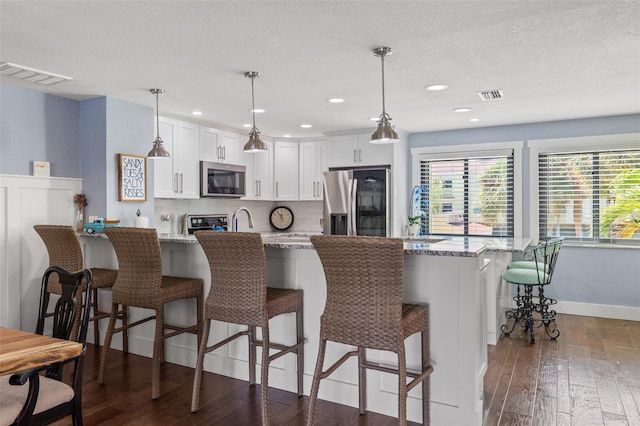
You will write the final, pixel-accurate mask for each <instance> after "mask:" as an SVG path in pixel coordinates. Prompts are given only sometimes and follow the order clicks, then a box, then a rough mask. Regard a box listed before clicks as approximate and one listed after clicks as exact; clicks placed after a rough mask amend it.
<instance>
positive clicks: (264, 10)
mask: <svg viewBox="0 0 640 426" xmlns="http://www.w3.org/2000/svg"><path fill="white" fill-rule="evenodd" d="M639 21H640V2H639V1H623V0H619V1H564V0H563V1H559V0H554V1H525V0H522V1H483V0H476V1H208V2H206V1H205V2H195V1H173V2H158V1H140V2H133V1H127V2H116V1H108V2H101V1H77V2H76V1H73V2H72V1H54V2H49V1H47V2H34V1H17V2H10V1H1V2H0V62H13V63H17V64H20V65H25V66H29V67H33V68H37V69H41V70H46V71H49V72H53V73H57V74H63V75H69V76H72V77H73V78H74V80H73V81H71V82H66V83H61V84H58V85H55V86H52V87H44V86H41V85H36V84H34V83H24V82H19V81H18V80H16V79H12V78H9V77H1V78H0V82H2V83H6V84H12V85H16V86H21V87H27V88H30V89H34V90H39V91H43V92H47V93H53V94H56V95H60V96H66V97H69V98H73V99H87V98H91V97H96V96H110V97H115V98H118V99H123V100H126V101H130V102H134V103H138V104H144V105H148V106H150V107H155V98H154V96H152V95H151V94H150V93H149V89H150V88H155V87H157V88H162V89H165V90H166V94H165V95H163V96H161V97H160V112H161V114H165V115H173V116H178V117H185V118H187V119H189V120H192V121H194V117H193V116H191V111H193V110H195V109H197V110H201V111H202V112H203V115H202V116H201V117H200V118H199V119H197V120H195V121H200V122H204V123H209V124H211V125H214V126H219V127H221V126H225V127H232V128H237V129H242V126H243V124H244V123H249V122H250V121H251V113H250V111H249V108H250V106H251V84H250V81H249V80H248V79H246V78H244V76H243V73H244V72H245V71H259V72H261V73H262V77H261V78H259V79H257V80H256V81H255V96H256V107H259V108H264V109H265V110H266V112H265V113H264V114H258V115H257V116H256V124H257V126H258V128H260V130H261V131H262V133H263V134H265V135H270V136H276V137H278V136H282V135H283V134H290V135H291V136H293V137H308V136H319V135H322V134H326V133H328V132H329V133H330V132H336V131H342V130H352V129H364V128H368V127H371V128H373V127H374V126H375V123H373V122H371V121H369V120H368V119H369V117H377V116H378V115H379V114H380V112H381V110H382V105H381V103H382V100H381V67H380V59H379V58H376V57H375V56H374V55H373V54H372V52H371V50H372V49H373V48H375V47H378V46H390V47H392V48H393V55H392V56H390V57H388V58H387V60H386V61H385V77H386V78H385V86H386V109H387V112H388V113H389V114H390V115H391V117H393V121H392V123H393V124H395V125H396V126H397V127H398V128H400V129H403V130H405V131H408V132H411V133H413V132H421V131H431V130H443V129H459V128H471V127H481V126H493V125H503V124H515V123H528V122H540V121H554V120H563V119H571V118H584V117H594V116H607V115H618V114H630V113H638V112H640V25H638V22H639ZM430 83H446V84H448V85H449V89H448V90H446V91H442V92H427V91H425V90H424V87H425V86H426V85H427V84H430ZM490 89H502V90H503V92H504V96H505V98H504V99H502V100H499V101H491V102H483V101H481V100H480V98H479V96H478V95H477V94H476V92H477V91H481V90H490ZM331 97H341V98H344V99H345V102H344V103H342V104H330V103H328V102H327V99H328V98H331ZM465 106H466V107H471V108H472V109H473V110H472V111H471V112H469V113H454V112H453V111H452V110H453V109H454V108H456V107H465ZM2 107H3V108H7V107H10V106H9V105H6V104H3V105H2ZM471 117H476V118H478V119H479V121H478V122H476V123H471V122H469V119H470V118H471ZM303 123H309V124H312V125H313V127H312V128H311V129H302V128H300V124H303ZM245 131H246V130H245Z"/></svg>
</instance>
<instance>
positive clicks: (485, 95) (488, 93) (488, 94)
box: [478, 89, 504, 101]
mask: <svg viewBox="0 0 640 426" xmlns="http://www.w3.org/2000/svg"><path fill="white" fill-rule="evenodd" d="M478 96H480V99H482V100H483V101H495V100H496V99H502V98H504V95H503V94H502V90H501V89H495V90H484V91H482V92H478Z"/></svg>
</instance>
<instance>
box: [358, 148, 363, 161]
mask: <svg viewBox="0 0 640 426" xmlns="http://www.w3.org/2000/svg"><path fill="white" fill-rule="evenodd" d="M361 161H362V150H361V149H359V150H358V163H360V162H361Z"/></svg>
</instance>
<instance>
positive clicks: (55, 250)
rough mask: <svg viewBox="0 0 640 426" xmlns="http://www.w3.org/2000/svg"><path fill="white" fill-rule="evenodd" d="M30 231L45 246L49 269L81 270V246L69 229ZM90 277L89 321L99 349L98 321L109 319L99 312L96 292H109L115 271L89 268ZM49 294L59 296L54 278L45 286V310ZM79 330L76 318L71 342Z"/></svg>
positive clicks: (45, 227) (51, 227)
mask: <svg viewBox="0 0 640 426" xmlns="http://www.w3.org/2000/svg"><path fill="white" fill-rule="evenodd" d="M33 229H35V230H36V232H37V233H38V235H40V238H42V241H43V242H44V245H45V246H46V247H47V252H48V253H49V266H59V267H61V268H63V269H66V270H67V271H79V270H81V269H82V268H84V260H83V257H82V248H81V247H80V242H79V241H78V237H77V236H76V232H75V231H74V230H73V228H72V227H71V226H62V225H34V226H33ZM91 275H92V276H93V286H92V289H91V297H90V298H89V299H88V300H89V303H90V305H91V307H92V308H93V316H92V317H90V318H89V321H93V333H94V334H93V335H94V338H93V340H94V343H95V344H96V345H97V346H99V345H100V330H99V327H98V320H100V319H102V318H108V317H109V312H102V311H100V309H99V305H98V294H99V292H98V289H101V288H111V287H112V286H113V284H114V283H115V282H116V277H117V276H118V270H117V269H104V268H91ZM85 287H86V284H85ZM51 294H57V295H61V294H62V286H61V285H60V283H59V282H58V276H57V275H56V274H54V275H53V276H52V277H51V278H50V280H49V284H48V286H47V292H46V293H45V295H44V297H45V300H44V303H45V309H46V307H47V306H48V303H49V297H50V295H51ZM46 316H47V317H50V316H53V312H47V313H46ZM79 327H80V316H79V315H78V316H76V322H75V323H74V325H73V329H72V333H71V339H75V338H76V336H77V335H78V328H79Z"/></svg>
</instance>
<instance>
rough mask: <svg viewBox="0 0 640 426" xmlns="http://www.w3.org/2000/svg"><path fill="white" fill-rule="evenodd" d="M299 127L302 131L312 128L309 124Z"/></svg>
mask: <svg viewBox="0 0 640 426" xmlns="http://www.w3.org/2000/svg"><path fill="white" fill-rule="evenodd" d="M300 127H302V128H303V129H310V128H312V127H313V126H312V125H311V124H301V125H300Z"/></svg>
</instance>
